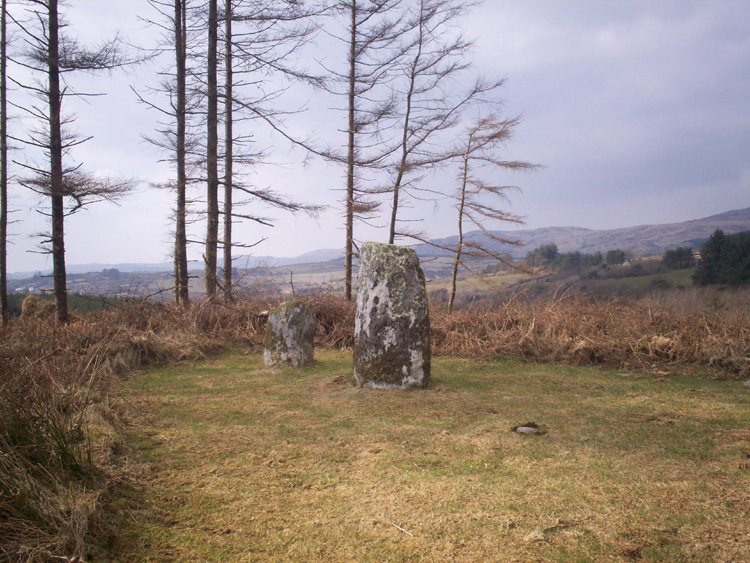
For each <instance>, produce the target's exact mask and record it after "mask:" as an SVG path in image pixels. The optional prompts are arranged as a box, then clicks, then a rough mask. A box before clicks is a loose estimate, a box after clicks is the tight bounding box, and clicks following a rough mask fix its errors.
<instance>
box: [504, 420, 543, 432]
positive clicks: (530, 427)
mask: <svg viewBox="0 0 750 563" xmlns="http://www.w3.org/2000/svg"><path fill="white" fill-rule="evenodd" d="M511 431H512V432H516V433H517V434H546V433H547V430H546V429H544V428H543V427H541V426H539V425H538V424H537V423H536V422H527V423H526V424H521V425H519V426H514V427H513V428H511Z"/></svg>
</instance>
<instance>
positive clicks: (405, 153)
mask: <svg viewBox="0 0 750 563" xmlns="http://www.w3.org/2000/svg"><path fill="white" fill-rule="evenodd" d="M420 18H421V12H420ZM422 33H423V30H422V26H421V25H420V26H419V47H418V50H417V54H416V56H415V57H414V61H413V63H412V65H411V72H410V73H409V92H408V93H407V95H406V111H405V113H404V127H403V135H402V138H401V161H400V162H399V166H398V174H397V176H396V182H395V183H394V184H393V205H392V207H391V232H390V236H389V237H388V243H389V244H393V243H394V242H395V240H396V220H397V217H398V199H399V194H400V192H401V182H403V180H404V172H405V171H406V163H407V159H408V157H409V146H408V142H409V128H410V125H411V123H410V121H409V119H410V117H411V104H412V98H413V97H414V83H415V80H416V76H417V72H416V69H417V66H418V65H419V59H420V57H421V55H422Z"/></svg>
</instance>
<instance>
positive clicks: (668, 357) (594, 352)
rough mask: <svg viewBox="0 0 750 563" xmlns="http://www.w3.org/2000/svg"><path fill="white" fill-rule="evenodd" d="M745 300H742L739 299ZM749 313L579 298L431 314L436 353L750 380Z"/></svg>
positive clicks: (515, 301)
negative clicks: (701, 372)
mask: <svg viewBox="0 0 750 563" xmlns="http://www.w3.org/2000/svg"><path fill="white" fill-rule="evenodd" d="M740 295H745V294H744V293H743V294H740ZM749 311H750V307H748V308H742V307H740V308H737V309H733V310H729V311H728V310H722V311H711V310H705V309H701V308H697V307H695V306H690V305H689V304H686V303H685V301H684V300H683V301H677V302H672V303H668V302H664V301H655V300H642V301H622V300H610V301H605V302H601V301H593V300H590V299H586V298H585V297H581V296H575V295H573V296H570V297H563V298H560V299H546V300H532V301H527V300H524V299H523V298H522V297H521V298H519V299H511V300H509V301H508V302H507V303H506V304H504V305H500V306H498V307H495V308H489V307H482V308H474V309H469V310H463V311H457V312H454V313H453V314H452V315H451V314H448V313H447V311H445V310H443V309H440V308H435V309H433V312H432V315H431V321H432V332H433V346H434V349H435V352H436V353H437V354H442V355H447V356H463V357H478V358H482V357H486V356H514V357H521V358H523V359H524V360H526V361H530V362H550V363H564V364H569V365H595V366H602V367H607V368H625V369H637V370H641V371H648V372H654V371H657V372H658V371H669V372H671V371H678V372H686V371H690V372H694V371H696V370H698V371H703V372H710V373H711V375H723V376H726V377H735V378H743V377H748V376H749V375H750V316H749V314H748V312H749Z"/></svg>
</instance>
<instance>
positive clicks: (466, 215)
mask: <svg viewBox="0 0 750 563" xmlns="http://www.w3.org/2000/svg"><path fill="white" fill-rule="evenodd" d="M519 121H520V120H519V118H512V119H500V118H499V117H498V116H497V115H490V116H488V117H484V118H481V119H479V120H478V121H477V122H476V123H475V124H474V125H472V126H471V127H469V128H468V130H467V131H466V133H465V136H464V139H465V140H464V142H463V146H462V151H461V161H460V162H461V164H460V167H459V177H458V179H459V184H458V189H457V192H456V195H455V199H456V208H457V210H458V240H457V243H456V245H455V247H454V248H453V251H454V253H455V254H454V260H453V270H452V273H451V291H450V300H449V302H448V310H449V311H452V310H453V304H454V301H455V299H456V280H457V277H458V268H459V266H460V265H461V264H462V263H463V259H464V258H465V257H473V258H480V257H491V258H493V259H496V260H498V261H500V262H502V263H504V264H506V265H508V266H510V267H514V265H513V264H512V263H508V261H507V258H506V256H505V255H504V253H502V252H498V251H495V250H493V248H492V245H491V244H485V243H483V242H481V241H479V240H476V239H475V240H471V241H466V240H464V224H465V223H467V222H468V223H469V224H471V225H473V226H475V227H477V228H478V229H479V230H480V231H481V232H482V233H483V235H484V236H486V237H487V238H489V239H490V240H491V241H493V242H495V243H503V244H520V241H517V240H509V239H505V238H501V237H498V236H496V235H495V234H493V233H492V232H491V231H490V230H488V228H487V226H486V223H487V222H488V221H504V222H511V223H522V222H523V221H522V219H521V218H520V217H518V216H517V215H513V214H511V213H508V212H507V211H504V210H503V209H501V208H500V207H499V206H498V205H497V204H496V203H493V202H488V201H487V199H488V198H494V199H495V200H497V199H499V200H500V201H501V202H506V201H507V199H508V198H507V193H508V191H510V190H513V189H518V188H516V187H515V186H508V185H498V184H495V183H488V182H486V181H485V180H484V178H483V176H482V174H481V172H482V171H483V170H487V169H490V170H495V171H496V170H497V169H502V170H512V171H519V170H532V169H534V168H536V166H535V165H533V164H530V163H528V162H521V161H515V160H504V159H503V158H502V153H503V151H504V147H505V143H506V142H507V141H508V140H509V139H510V138H511V137H512V135H513V131H514V129H515V127H516V126H517V125H518V123H519Z"/></svg>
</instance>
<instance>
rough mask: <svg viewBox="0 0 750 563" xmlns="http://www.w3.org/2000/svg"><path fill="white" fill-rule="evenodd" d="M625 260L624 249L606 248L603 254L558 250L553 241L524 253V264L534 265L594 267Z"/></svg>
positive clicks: (615, 263)
mask: <svg viewBox="0 0 750 563" xmlns="http://www.w3.org/2000/svg"><path fill="white" fill-rule="evenodd" d="M626 260H627V255H626V254H625V251H624V250H620V249H615V250H608V251H607V252H606V253H605V254H602V253H601V252H595V253H593V254H586V253H582V252H563V253H561V252H559V251H558V249H557V245H556V244H555V243H550V244H545V245H542V246H540V247H538V248H535V249H534V250H531V251H529V252H528V253H527V254H526V258H525V261H526V264H527V265H529V266H531V267H535V266H554V267H560V268H570V269H578V268H595V267H597V266H601V265H606V266H619V265H620V264H624V263H625V261H626Z"/></svg>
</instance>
